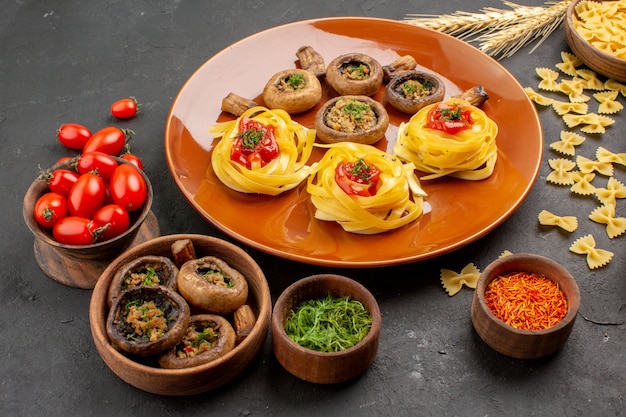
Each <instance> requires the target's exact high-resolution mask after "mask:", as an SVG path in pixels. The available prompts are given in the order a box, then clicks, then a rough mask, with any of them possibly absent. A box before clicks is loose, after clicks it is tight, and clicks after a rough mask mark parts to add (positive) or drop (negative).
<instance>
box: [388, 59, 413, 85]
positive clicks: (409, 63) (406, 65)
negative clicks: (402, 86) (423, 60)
mask: <svg viewBox="0 0 626 417" xmlns="http://www.w3.org/2000/svg"><path fill="white" fill-rule="evenodd" d="M416 66H417V61H416V60H415V58H413V57H412V56H411V55H404V56H401V57H400V58H398V59H396V60H395V61H393V62H392V63H391V64H387V65H383V83H385V84H387V83H388V82H389V81H391V79H392V78H393V77H396V76H398V75H400V74H402V73H403V72H405V71H413V70H414V69H415V67H416Z"/></svg>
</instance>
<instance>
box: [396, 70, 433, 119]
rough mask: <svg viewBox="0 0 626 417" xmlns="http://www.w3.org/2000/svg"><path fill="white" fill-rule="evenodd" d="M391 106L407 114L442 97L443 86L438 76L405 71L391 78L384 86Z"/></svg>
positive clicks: (413, 112) (415, 111)
mask: <svg viewBox="0 0 626 417" xmlns="http://www.w3.org/2000/svg"><path fill="white" fill-rule="evenodd" d="M385 92H386V95H387V101H388V102H389V104H390V105H391V106H393V107H394V108H396V109H398V110H400V111H401V112H404V113H408V114H415V113H417V111H418V110H419V109H421V108H422V107H425V106H427V105H429V104H432V103H437V102H439V101H441V100H443V98H444V94H445V87H444V84H443V82H442V81H441V80H440V79H439V77H437V76H435V75H433V74H428V73H425V72H421V71H406V72H403V73H401V74H400V75H398V76H396V77H394V78H392V79H391V81H390V82H389V84H387V87H386V88H385Z"/></svg>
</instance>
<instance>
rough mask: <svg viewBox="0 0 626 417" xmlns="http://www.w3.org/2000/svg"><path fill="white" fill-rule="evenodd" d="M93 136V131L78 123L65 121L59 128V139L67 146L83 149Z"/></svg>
mask: <svg viewBox="0 0 626 417" xmlns="http://www.w3.org/2000/svg"><path fill="white" fill-rule="evenodd" d="M90 138H91V131H90V130H89V129H87V128H86V127H85V126H83V125H79V124H78V123H65V124H62V125H61V127H59V128H58V129H57V139H59V142H61V144H62V145H63V146H65V147H66V148H70V149H77V150H81V149H83V148H84V147H85V144H86V143H87V141H89V139H90Z"/></svg>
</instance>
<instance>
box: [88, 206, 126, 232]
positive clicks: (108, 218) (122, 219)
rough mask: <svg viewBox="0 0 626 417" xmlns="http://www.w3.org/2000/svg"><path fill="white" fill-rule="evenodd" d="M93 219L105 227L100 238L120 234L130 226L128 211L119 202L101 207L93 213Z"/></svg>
mask: <svg viewBox="0 0 626 417" xmlns="http://www.w3.org/2000/svg"><path fill="white" fill-rule="evenodd" d="M93 221H94V223H95V224H97V225H98V226H99V227H101V228H102V229H103V230H102V234H100V237H99V238H98V240H108V239H112V238H114V237H116V236H119V235H121V234H122V233H124V232H125V231H127V230H128V227H129V226H130V216H129V215H128V212H127V211H126V210H124V208H123V207H122V206H120V205H118V204H108V205H106V206H102V207H101V208H99V209H98V211H96V213H95V214H94V215H93Z"/></svg>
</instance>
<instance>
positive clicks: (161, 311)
mask: <svg viewBox="0 0 626 417" xmlns="http://www.w3.org/2000/svg"><path fill="white" fill-rule="evenodd" d="M189 317H190V311H189V305H188V304H187V302H186V301H185V300H184V299H183V297H181V296H180V295H179V294H178V293H177V292H176V291H174V290H173V289H171V288H168V287H164V286H162V285H159V286H156V287H136V288H131V289H128V290H126V291H124V292H122V293H121V294H120V296H119V297H117V298H116V299H115V301H114V302H113V305H112V307H111V309H110V310H109V315H108V318H107V323H106V331H107V335H108V336H109V340H110V341H111V344H112V345H113V347H115V348H116V349H118V350H119V351H121V352H125V353H129V354H132V355H139V356H153V355H160V354H162V353H163V352H166V351H167V350H169V349H171V348H172V347H174V346H176V345H177V344H178V343H179V342H180V341H181V340H182V338H183V336H184V335H185V332H186V331H187V326H188V325H189Z"/></svg>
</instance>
